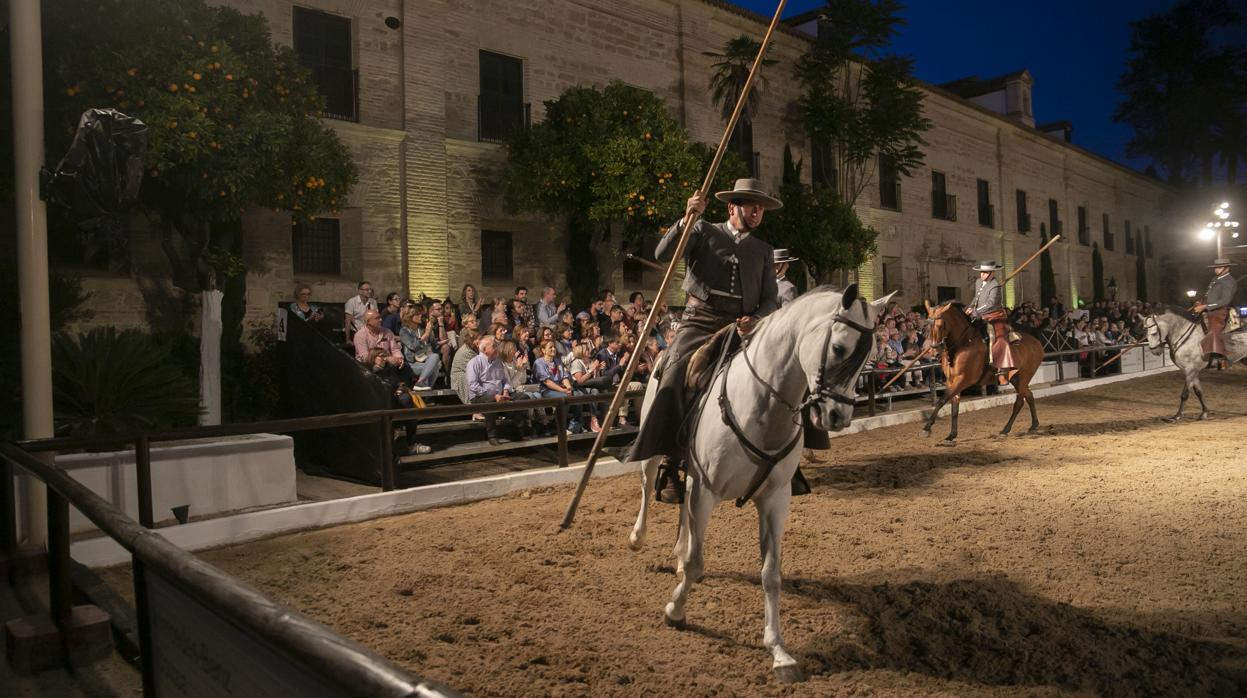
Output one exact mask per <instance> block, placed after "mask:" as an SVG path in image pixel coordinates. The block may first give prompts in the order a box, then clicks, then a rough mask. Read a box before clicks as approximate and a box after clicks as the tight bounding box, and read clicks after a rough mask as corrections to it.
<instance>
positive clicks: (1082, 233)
mask: <svg viewBox="0 0 1247 698" xmlns="http://www.w3.org/2000/svg"><path fill="white" fill-rule="evenodd" d="M1078 244H1080V245H1090V244H1091V229H1090V228H1088V227H1087V207H1086V206H1079V207H1078Z"/></svg>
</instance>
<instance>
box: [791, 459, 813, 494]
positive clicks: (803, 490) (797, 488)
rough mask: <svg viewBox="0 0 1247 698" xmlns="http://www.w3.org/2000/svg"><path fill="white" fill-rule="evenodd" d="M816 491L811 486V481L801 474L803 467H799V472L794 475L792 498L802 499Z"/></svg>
mask: <svg viewBox="0 0 1247 698" xmlns="http://www.w3.org/2000/svg"><path fill="white" fill-rule="evenodd" d="M813 491H814V488H813V487H811V486H810V481H809V480H806V479H805V475H804V474H803V473H802V472H801V466H799V465H798V466H797V472H795V473H793V474H792V496H794V497H800V496H801V495H803V494H809V493H811V492H813Z"/></svg>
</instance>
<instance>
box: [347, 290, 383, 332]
mask: <svg viewBox="0 0 1247 698" xmlns="http://www.w3.org/2000/svg"><path fill="white" fill-rule="evenodd" d="M357 290H358V293H357V294H355V295H354V296H351V297H350V298H348V299H347V300H346V305H345V306H344V307H343V309H342V310H343V313H342V318H343V330H342V336H343V338H344V340H345V341H348V342H349V341H351V338H353V337H354V336H355V334H356V333H357V332H359V331H360V330H362V329H363V328H364V313H367V312H368V311H369V310H371V311H373V312H374V313H375V312H378V310H379V309H378V308H377V300H376V299H375V298H373V297H372V284H370V283H368V282H367V281H361V282H359V286H358V288H357ZM377 317H378V318H380V315H378V316H377Z"/></svg>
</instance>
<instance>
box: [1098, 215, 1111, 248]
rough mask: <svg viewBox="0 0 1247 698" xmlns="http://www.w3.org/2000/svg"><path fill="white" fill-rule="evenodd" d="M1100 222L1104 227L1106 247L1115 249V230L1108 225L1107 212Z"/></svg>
mask: <svg viewBox="0 0 1247 698" xmlns="http://www.w3.org/2000/svg"><path fill="white" fill-rule="evenodd" d="M1100 223H1101V224H1102V227H1103V229H1104V249H1106V250H1109V251H1111V250H1112V249H1113V231H1112V230H1111V229H1110V228H1109V227H1108V214H1107V213H1105V214H1104V215H1103V216H1101V217H1100Z"/></svg>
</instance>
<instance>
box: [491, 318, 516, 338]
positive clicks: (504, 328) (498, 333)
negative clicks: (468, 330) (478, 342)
mask: <svg viewBox="0 0 1247 698" xmlns="http://www.w3.org/2000/svg"><path fill="white" fill-rule="evenodd" d="M487 334H488V335H489V336H490V337H493V338H494V341H495V342H505V341H507V340H509V339H511V328H510V327H509V326H508V325H507V323H506V322H505V321H503V322H495V323H494V324H492V325H490V326H489V332H488V333H487Z"/></svg>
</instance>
